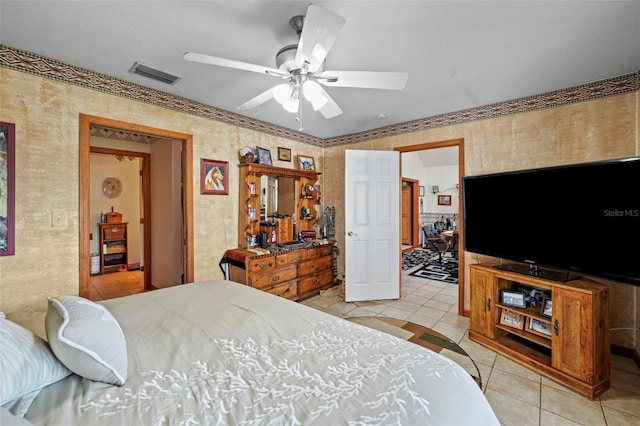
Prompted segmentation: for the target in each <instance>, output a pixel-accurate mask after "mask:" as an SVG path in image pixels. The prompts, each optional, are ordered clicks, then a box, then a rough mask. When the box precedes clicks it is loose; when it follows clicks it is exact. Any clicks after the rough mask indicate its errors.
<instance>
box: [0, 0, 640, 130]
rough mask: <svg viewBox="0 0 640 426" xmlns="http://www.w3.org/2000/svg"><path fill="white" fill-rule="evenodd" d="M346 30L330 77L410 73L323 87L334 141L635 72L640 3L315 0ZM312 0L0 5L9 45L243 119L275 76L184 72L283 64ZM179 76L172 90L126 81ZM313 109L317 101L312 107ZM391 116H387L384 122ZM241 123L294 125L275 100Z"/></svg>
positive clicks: (1, 31)
mask: <svg viewBox="0 0 640 426" xmlns="http://www.w3.org/2000/svg"><path fill="white" fill-rule="evenodd" d="M313 4H315V5H318V6H321V7H325V8H328V9H330V10H332V11H333V12H335V13H337V14H338V15H340V16H342V17H344V18H345V20H346V24H345V25H344V27H343V29H342V31H341V33H340V35H339V37H338V39H337V40H336V42H335V44H334V46H333V48H332V49H331V51H330V52H329V55H328V58H327V64H326V67H325V70H332V69H333V70H363V71H406V72H408V73H409V81H408V83H407V86H406V87H405V89H404V90H402V91H386V90H373V89H355V88H337V87H331V88H327V92H328V93H329V94H330V95H331V96H332V97H333V99H334V100H335V101H336V102H337V103H338V105H339V106H340V107H341V108H342V110H343V111H344V113H343V114H342V115H340V116H338V117H336V118H333V119H331V120H326V119H324V118H323V117H322V116H321V115H320V114H319V113H315V112H313V111H312V110H311V108H310V107H309V108H307V109H306V110H305V113H304V116H303V119H304V121H303V124H304V132H305V133H307V134H309V135H312V136H315V137H319V138H330V137H335V136H341V135H345V134H351V133H355V132H359V131H365V130H370V129H373V128H378V127H383V126H387V125H391V124H396V123H400V122H406V121H411V120H416V119H420V118H426V117H432V116H435V115H438V114H443V113H448V112H454V111H460V110H464V109H468V108H473V107H478V106H482V105H487V104H491V103H495V102H501V101H507V100H513V99H517V98H522V97H526V96H532V95H536V94H540V93H545V92H549V91H554V90H559V89H564V88H568V87H573V86H577V85H581V84H586V83H591V82H594V81H599V80H604V79H607V78H610V77H616V76H620V75H625V74H629V73H635V72H638V71H639V70H640V1H595V2H585V1H533V2H526V1H448V2H445V1H316V2H314V3H313ZM308 5H309V2H308V1H122V2H117V1H82V2H80V1H7V0H0V42H1V43H2V44H5V45H8V46H11V47H14V48H18V49H22V50H26V51H29V52H33V53H36V54H38V55H41V56H45V57H49V58H53V59H57V60H60V61H62V62H66V63H69V64H71V65H75V66H80V67H84V68H88V69H91V70H94V71H97V72H101V73H104V74H108V75H111V76H114V77H117V78H120V79H124V80H128V81H132V82H135V83H139V84H142V85H145V86H148V87H152V88H155V89H158V90H162V91H165V92H169V93H172V94H175V95H179V96H183V97H185V98H188V99H191V100H195V101H198V102H202V103H205V104H208V105H212V106H215V107H218V108H221V109H224V110H227V111H231V112H236V113H237V112H239V111H237V110H236V107H237V106H239V105H240V104H242V103H244V102H246V101H247V100H249V99H251V98H253V97H254V96H256V95H257V94H259V93H261V92H263V91H264V90H266V89H268V88H269V87H271V86H274V85H276V84H279V83H280V80H279V79H277V78H275V77H272V76H268V75H260V74H257V73H252V72H248V71H241V70H234V69H228V68H222V67H216V66H208V65H203V64H199V63H193V62H187V61H184V60H183V59H182V56H183V54H184V53H185V52H187V51H195V52H199V53H205V54H209V55H214V56H218V57H224V58H229V59H235V60H239V61H243V62H249V63H253V64H258V65H264V66H268V67H274V68H275V67H276V64H275V55H276V53H277V52H278V50H279V49H280V48H281V47H283V46H285V45H287V44H292V43H295V42H297V36H296V34H295V33H294V31H293V30H292V29H291V28H290V27H289V19H290V18H291V17H293V16H295V15H300V14H304V13H305V11H306V9H307V7H308ZM136 61H138V62H142V63H144V64H146V65H149V66H152V67H155V68H159V69H161V70H163V71H166V72H169V73H173V74H177V75H179V76H181V77H182V80H181V81H179V82H178V83H177V84H175V85H173V86H170V85H167V84H163V83H159V82H155V81H153V80H149V79H146V78H144V77H140V76H137V75H133V74H131V73H129V72H128V70H129V69H130V68H131V66H132V65H133V63H134V62H136ZM307 105H308V104H307ZM380 113H383V114H385V115H386V118H384V119H381V118H377V117H376V116H377V115H378V114H380ZM243 114H244V115H246V116H249V117H252V118H254V119H258V120H262V121H265V122H268V123H272V124H276V125H279V126H283V127H286V128H290V129H294V130H295V129H297V128H298V125H297V122H296V121H295V119H294V115H293V114H290V113H287V112H285V111H284V110H283V109H282V108H281V107H280V106H279V105H278V104H277V103H276V102H275V101H273V100H272V101H269V102H267V103H265V104H263V105H262V106H259V107H258V108H256V109H254V110H250V111H243Z"/></svg>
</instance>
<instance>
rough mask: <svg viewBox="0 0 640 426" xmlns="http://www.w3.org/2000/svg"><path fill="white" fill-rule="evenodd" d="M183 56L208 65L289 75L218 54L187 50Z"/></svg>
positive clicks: (283, 75) (188, 59) (282, 75)
mask: <svg viewBox="0 0 640 426" xmlns="http://www.w3.org/2000/svg"><path fill="white" fill-rule="evenodd" d="M183 58H184V59H185V60H187V61H192V62H200V63H203V64H208V65H217V66H220V67H227V68H235V69H239V70H245V71H251V72H257V73H260V74H269V75H275V76H278V77H289V74H287V73H283V72H282V71H280V70H279V69H276V68H269V67H265V66H262V65H255V64H250V63H248V62H240V61H235V60H233V59H225V58H218V57H216V56H210V55H204V54H202V53H196V52H187V53H185V54H184V56H183Z"/></svg>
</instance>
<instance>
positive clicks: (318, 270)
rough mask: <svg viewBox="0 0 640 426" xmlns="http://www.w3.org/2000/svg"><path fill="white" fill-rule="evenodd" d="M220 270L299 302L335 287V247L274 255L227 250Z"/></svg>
mask: <svg viewBox="0 0 640 426" xmlns="http://www.w3.org/2000/svg"><path fill="white" fill-rule="evenodd" d="M220 266H221V267H222V269H223V271H224V272H225V275H226V277H227V279H229V280H231V281H236V282H239V283H241V284H245V285H248V286H251V287H254V288H257V289H260V290H263V291H267V292H269V293H271V294H275V295H277V296H281V297H285V298H287V299H291V300H300V299H305V298H307V297H311V296H314V295H316V294H318V293H319V292H320V290H326V289H328V288H330V287H332V286H333V285H335V283H336V278H337V272H336V246H335V244H334V243H333V242H330V243H329V244H323V245H313V246H312V245H311V244H309V245H308V246H306V247H301V248H297V249H293V250H286V251H284V250H283V251H281V252H278V253H271V254H259V253H256V252H255V251H253V250H247V249H242V248H237V249H232V250H227V252H226V253H225V254H224V256H223V258H222V260H221V261H220ZM225 268H226V271H225Z"/></svg>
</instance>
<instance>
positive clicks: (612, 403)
mask: <svg viewBox="0 0 640 426" xmlns="http://www.w3.org/2000/svg"><path fill="white" fill-rule="evenodd" d="M600 401H601V403H602V406H603V407H609V408H613V409H616V410H618V411H622V412H624V413H627V414H631V415H633V416H635V417H640V394H637V393H635V392H629V391H627V390H624V389H620V388H616V387H611V388H610V389H609V390H607V391H606V392H605V393H603V394H602V396H600Z"/></svg>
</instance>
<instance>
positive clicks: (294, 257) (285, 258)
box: [276, 250, 307, 266]
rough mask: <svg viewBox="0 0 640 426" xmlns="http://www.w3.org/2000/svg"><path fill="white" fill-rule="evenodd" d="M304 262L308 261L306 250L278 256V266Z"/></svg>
mask: <svg viewBox="0 0 640 426" xmlns="http://www.w3.org/2000/svg"><path fill="white" fill-rule="evenodd" d="M303 260H307V251H306V250H296V251H292V252H289V253H284V254H279V255H278V256H276V264H277V265H278V266H283V265H291V264H293V263H298V262H301V261H303Z"/></svg>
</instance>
